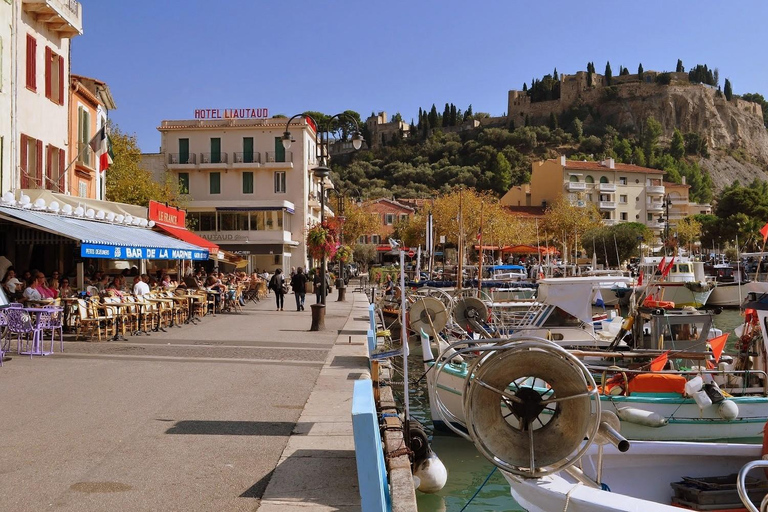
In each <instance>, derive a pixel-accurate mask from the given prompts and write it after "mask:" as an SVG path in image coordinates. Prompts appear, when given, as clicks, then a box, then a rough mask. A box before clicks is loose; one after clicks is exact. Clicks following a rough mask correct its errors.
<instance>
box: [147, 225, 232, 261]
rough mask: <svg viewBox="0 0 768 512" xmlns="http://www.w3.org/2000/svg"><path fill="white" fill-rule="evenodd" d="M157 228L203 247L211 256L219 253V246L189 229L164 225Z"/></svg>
mask: <svg viewBox="0 0 768 512" xmlns="http://www.w3.org/2000/svg"><path fill="white" fill-rule="evenodd" d="M155 227H156V228H159V229H161V230H163V231H165V232H166V233H168V234H169V235H171V236H173V237H176V238H178V239H179V240H183V241H185V242H189V243H190V244H193V245H196V246H198V247H202V248H203V249H207V250H208V253H209V254H212V255H215V254H216V253H218V252H219V246H218V245H216V244H214V243H213V242H209V241H208V240H206V239H205V238H203V237H201V236H199V235H196V234H195V233H193V232H192V231H190V230H188V229H185V228H177V227H174V226H166V225H164V224H156V225H155Z"/></svg>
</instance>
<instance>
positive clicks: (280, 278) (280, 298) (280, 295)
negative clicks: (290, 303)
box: [269, 268, 288, 311]
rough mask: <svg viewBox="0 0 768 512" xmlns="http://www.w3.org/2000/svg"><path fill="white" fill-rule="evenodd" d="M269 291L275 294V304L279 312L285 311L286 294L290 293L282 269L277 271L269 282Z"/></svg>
mask: <svg viewBox="0 0 768 512" xmlns="http://www.w3.org/2000/svg"><path fill="white" fill-rule="evenodd" d="M269 289H270V290H272V291H273V292H275V303H276V304H277V311H283V308H284V307H285V294H286V293H287V292H288V285H287V284H286V283H285V276H284V275H283V270H282V269H279V268H278V269H277V270H275V275H273V276H272V279H270V280H269Z"/></svg>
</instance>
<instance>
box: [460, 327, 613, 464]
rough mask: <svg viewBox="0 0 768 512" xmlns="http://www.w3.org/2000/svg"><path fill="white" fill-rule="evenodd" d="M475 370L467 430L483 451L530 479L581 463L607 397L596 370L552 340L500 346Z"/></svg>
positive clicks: (467, 397)
mask: <svg viewBox="0 0 768 512" xmlns="http://www.w3.org/2000/svg"><path fill="white" fill-rule="evenodd" d="M467 375H468V377H467V379H466V380H465V382H464V393H463V397H464V403H463V407H464V417H465V418H466V427H467V431H468V432H469V435H470V437H471V438H472V441H473V442H474V444H475V447H476V448H477V450H478V451H479V452H480V453H481V454H483V456H484V457H485V458H487V459H488V460H489V461H491V462H492V463H493V464H495V465H496V466H498V467H499V468H501V469H502V470H504V471H507V472H509V473H512V474H514V475H518V476H521V477H524V478H538V477H541V476H544V475H548V474H552V473H555V472H557V471H559V470H561V469H564V468H566V467H568V466H570V465H572V464H574V463H575V462H576V461H577V460H578V459H579V458H580V457H581V456H582V455H583V454H584V453H585V452H586V450H587V449H588V448H589V446H590V444H591V443H592V440H593V439H595V436H596V434H597V433H598V430H599V428H600V422H599V421H598V418H600V417H601V416H600V398H599V396H598V394H597V386H595V381H594V379H593V378H592V375H591V374H590V373H589V371H588V370H587V368H586V367H585V366H584V364H583V363H582V362H581V361H579V360H578V359H577V358H576V357H575V356H573V355H571V354H570V353H568V352H567V351H566V350H564V349H562V348H561V347H559V346H558V345H556V344H554V343H552V342H549V341H546V340H540V339H531V338H527V339H523V340H520V341H515V342H513V343H508V344H505V345H498V346H497V347H496V349H495V350H492V351H489V352H488V353H487V354H486V355H484V356H483V357H482V358H479V359H478V361H477V362H476V363H475V364H474V365H473V366H472V368H470V369H468V372H467ZM585 438H586V439H587V441H584V439H585Z"/></svg>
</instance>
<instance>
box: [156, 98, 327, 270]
mask: <svg viewBox="0 0 768 512" xmlns="http://www.w3.org/2000/svg"><path fill="white" fill-rule="evenodd" d="M241 111H242V115H243V116H244V117H240V114H241ZM200 112H203V113H204V114H201V113H200ZM266 112H267V110H266V109H240V110H232V111H229V110H227V111H225V110H215V109H213V110H211V111H209V110H203V111H198V112H196V114H195V115H196V116H197V117H199V118H198V119H193V120H180V121H163V122H162V123H161V124H160V126H159V127H158V130H159V131H160V137H161V144H160V153H157V154H144V155H143V165H144V166H145V168H147V169H150V170H152V172H153V174H154V175H155V177H156V178H157V179H158V180H160V181H161V182H163V181H165V180H166V179H168V178H169V177H170V179H171V180H172V181H174V182H178V184H179V187H180V190H181V191H182V194H183V197H185V198H186V199H185V201H186V208H187V212H188V213H187V218H188V219H189V222H188V224H189V225H190V228H191V229H193V230H194V231H195V233H196V234H197V235H199V236H201V237H203V238H205V239H206V240H209V241H211V242H214V243H216V244H218V245H219V246H220V247H221V248H222V249H225V250H227V251H230V252H233V253H235V254H237V255H239V256H242V257H244V258H247V260H248V263H249V265H248V266H249V270H257V269H258V270H263V269H268V270H269V271H270V272H271V271H274V269H276V268H282V269H290V268H291V267H292V266H295V267H298V266H301V267H306V266H307V265H308V263H309V261H308V255H307V252H306V247H305V246H306V244H305V237H306V230H307V228H308V227H310V226H312V225H314V224H316V223H317V222H319V221H320V183H319V181H318V180H317V179H316V178H315V177H314V176H313V174H312V169H313V168H314V167H316V166H317V165H318V155H317V144H316V133H315V130H314V128H313V126H312V125H310V124H308V123H307V122H306V120H304V119H303V118H297V119H295V120H294V121H292V122H291V125H290V129H289V131H290V132H291V135H292V138H293V143H292V144H291V147H290V149H289V150H286V149H284V147H283V143H282V136H283V132H285V129H286V122H287V119H285V118H261V119H260V118H251V117H249V116H258V115H266ZM234 116H237V117H234ZM169 175H170V176H169ZM326 215H333V212H332V211H331V210H330V209H328V207H327V206H326Z"/></svg>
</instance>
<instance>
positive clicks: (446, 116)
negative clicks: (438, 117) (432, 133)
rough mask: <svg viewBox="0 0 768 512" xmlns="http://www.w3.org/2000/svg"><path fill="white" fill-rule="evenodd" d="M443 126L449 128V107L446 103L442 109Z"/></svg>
mask: <svg viewBox="0 0 768 512" xmlns="http://www.w3.org/2000/svg"><path fill="white" fill-rule="evenodd" d="M443 126H451V106H450V105H448V104H447V103H446V104H445V108H444V109H443Z"/></svg>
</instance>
